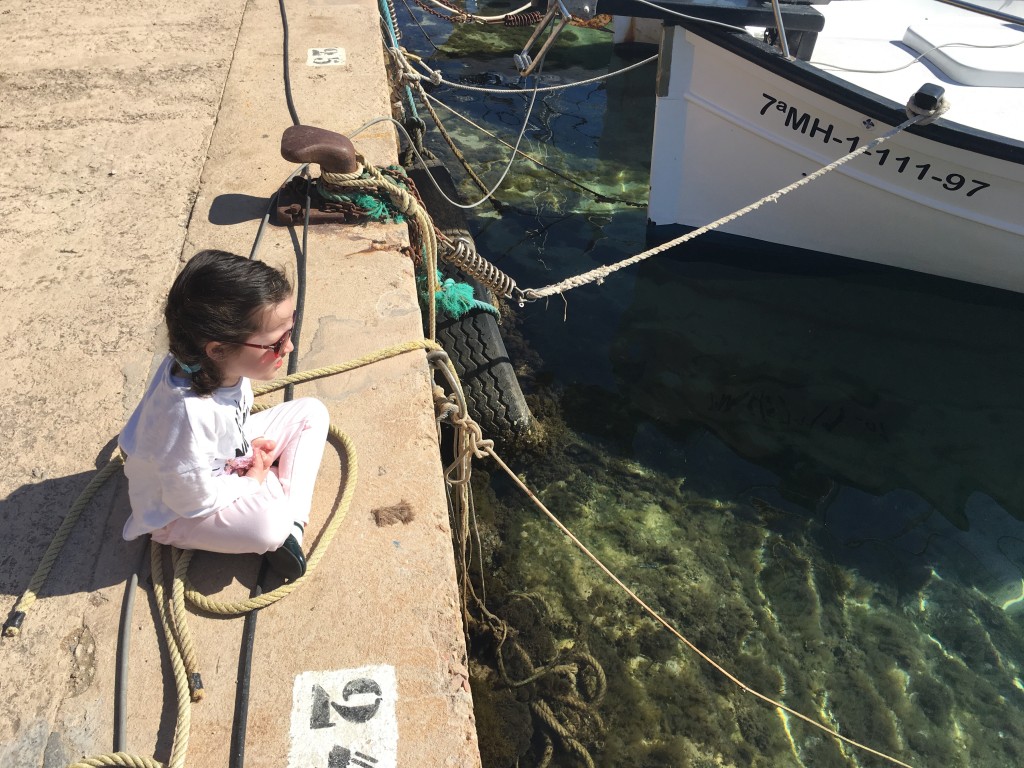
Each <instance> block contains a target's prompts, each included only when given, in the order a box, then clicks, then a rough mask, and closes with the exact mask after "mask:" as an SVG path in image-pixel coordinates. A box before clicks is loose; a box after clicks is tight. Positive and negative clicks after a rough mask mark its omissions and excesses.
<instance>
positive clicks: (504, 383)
mask: <svg viewBox="0 0 1024 768" xmlns="http://www.w3.org/2000/svg"><path fill="white" fill-rule="evenodd" d="M430 172H431V174H433V176H434V177H435V178H436V179H437V180H438V183H439V184H440V185H441V186H442V187H443V188H444V191H445V194H447V195H448V196H449V197H451V198H452V199H453V200H457V199H458V192H457V191H456V189H455V183H454V182H453V181H452V179H451V176H450V175H449V173H448V169H447V168H445V167H444V166H443V165H441V164H436V165H435V164H432V165H431V167H430ZM408 173H409V177H410V178H411V179H412V180H413V183H415V184H416V188H417V190H418V191H419V194H420V197H421V199H422V200H423V204H424V205H425V206H426V208H427V211H428V212H429V213H430V215H431V217H432V218H433V219H434V223H435V225H436V226H437V227H438V229H440V230H441V231H442V232H444V233H445V234H446V235H449V236H451V237H469V231H468V229H467V226H466V219H465V215H464V214H463V213H462V211H461V210H460V209H458V208H456V207H455V206H453V205H451V204H449V203H448V201H447V200H445V199H444V197H442V196H441V195H440V194H439V193H438V191H437V189H435V187H434V185H433V184H432V183H431V181H430V179H428V178H427V176H426V172H425V171H424V169H423V168H422V167H415V168H410V169H409V171H408ZM441 271H442V273H443V274H444V276H445V277H451V278H453V279H455V280H458V281H461V282H466V283H469V284H470V285H472V286H473V295H474V296H475V297H476V298H478V299H481V300H482V301H488V302H491V303H493V300H494V297H493V296H492V295H491V293H490V291H488V290H487V289H486V288H484V287H483V286H482V285H480V283H478V282H477V281H476V280H474V279H472V278H470V277H467V276H466V275H464V274H462V273H461V272H459V271H458V270H456V269H454V268H453V267H451V266H449V265H447V264H442V265H441ZM437 341H438V343H439V344H440V345H441V346H442V347H443V348H444V351H445V352H447V353H448V357H450V358H451V360H452V364H453V365H454V366H455V370H456V372H457V373H458V374H459V380H460V381H461V382H462V388H463V391H464V392H465V393H466V407H467V409H468V410H469V415H470V416H472V417H473V419H474V420H475V421H476V422H477V424H479V425H480V428H481V429H482V430H483V433H484V437H488V438H493V439H496V440H499V441H501V442H507V441H515V440H516V439H517V438H519V437H521V436H523V435H524V434H525V433H526V432H527V431H528V430H529V429H530V427H531V426H532V424H533V416H532V414H531V413H530V408H529V406H527V404H526V398H524V397H523V390H522V388H521V387H520V386H519V379H518V378H517V377H516V372H515V369H514V368H513V367H512V361H511V360H510V359H509V356H508V350H506V349H505V342H504V341H503V340H502V338H501V332H500V330H499V328H498V321H497V319H496V318H495V317H494V315H492V314H491V313H489V312H487V311H485V310H479V309H474V310H472V311H470V312H469V313H467V314H465V315H463V316H462V317H461V318H459V319H458V320H454V319H452V318H449V317H445V316H444V315H441V314H439V315H438V318H437Z"/></svg>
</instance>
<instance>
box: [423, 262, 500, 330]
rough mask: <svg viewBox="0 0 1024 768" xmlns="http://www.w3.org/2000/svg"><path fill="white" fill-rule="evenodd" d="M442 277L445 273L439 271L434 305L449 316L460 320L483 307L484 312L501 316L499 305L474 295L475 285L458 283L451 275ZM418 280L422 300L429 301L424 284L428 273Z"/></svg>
mask: <svg viewBox="0 0 1024 768" xmlns="http://www.w3.org/2000/svg"><path fill="white" fill-rule="evenodd" d="M442 278H443V275H442V274H441V273H440V272H438V273H437V293H436V294H434V305H435V306H436V307H437V309H438V310H440V311H441V312H444V313H445V314H446V315H448V317H450V318H452V319H454V320H458V319H459V318H460V317H462V316H463V315H465V314H466V313H468V312H471V311H472V310H474V309H481V310H483V311H484V312H490V313H491V314H492V315H494V316H495V317H496V318H499V319H500V318H501V313H500V312H498V309H497V307H494V306H492V305H491V304H488V303H487V302H486V301H480V300H479V299H476V298H474V297H473V286H471V285H469V284H468V283H457V282H455V281H454V280H453V279H452V278H450V277H449V278H448V279H446V280H445V279H442ZM416 282H417V283H418V284H419V285H420V300H422V301H423V303H424V304H425V303H426V302H427V289H426V288H425V287H424V284H425V283H426V282H427V277H426V275H421V276H420V277H417V278H416Z"/></svg>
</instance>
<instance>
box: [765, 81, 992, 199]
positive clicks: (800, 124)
mask: <svg viewBox="0 0 1024 768" xmlns="http://www.w3.org/2000/svg"><path fill="white" fill-rule="evenodd" d="M761 95H762V96H763V97H764V99H765V103H764V106H762V107H761V116H762V117H769V116H770V117H777V118H778V119H781V120H783V125H784V126H785V127H788V128H791V129H792V130H794V131H796V132H797V133H799V134H801V135H802V136H805V137H807V138H808V139H811V140H814V141H819V140H820V141H821V142H822V143H824V144H826V145H831V144H833V143H834V144H842V145H844V148H846V151H847V152H853V151H854V150H855V149H857V147H858V146H860V143H861V137H860V136H840V135H838V134H837V133H836V127H835V125H833V124H832V123H827V122H825V121H824V120H822V119H821V118H820V117H815V116H813V115H811V114H810V113H809V112H803V111H801V110H799V109H797V108H796V107H791V106H789V105H788V104H787V103H786V102H784V101H782V100H780V99H777V98H775V97H774V96H772V95H770V94H767V93H762V94H761ZM772 113H775V114H774V115H773V114H772ZM868 141H870V139H868ZM864 156H865V157H872V158H875V160H876V161H877V163H878V165H879V166H880V167H883V168H887V169H889V170H891V171H894V172H896V173H899V174H905V176H907V177H909V178H913V179H916V180H917V181H929V182H935V183H938V185H939V186H940V187H942V189H945V190H946V191H948V192H962V193H963V194H964V195H966V196H967V197H972V196H973V195H975V194H977V193H978V192H980V191H981V190H983V189H988V188H989V187H990V186H992V185H991V184H989V183H988V182H986V181H980V180H978V179H969V178H968V177H967V175H966V174H964V173H959V172H956V171H953V172H950V173H945V174H943V173H942V171H941V170H940V171H939V173H938V174H936V173H934V171H935V169H934V168H933V167H932V164H931V163H918V164H915V163H914V159H913V158H912V157H910V156H909V155H904V156H900V157H897V156H896V155H895V153H893V152H892V150H889V149H875V150H868V151H867V152H864Z"/></svg>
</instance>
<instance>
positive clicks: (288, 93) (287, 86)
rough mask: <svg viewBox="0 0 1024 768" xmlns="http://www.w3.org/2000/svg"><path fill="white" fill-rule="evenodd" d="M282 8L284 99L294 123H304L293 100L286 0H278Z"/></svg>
mask: <svg viewBox="0 0 1024 768" xmlns="http://www.w3.org/2000/svg"><path fill="white" fill-rule="evenodd" d="M277 4H278V6H279V7H280V8H281V28H282V30H283V34H284V42H283V43H282V45H281V48H282V64H283V65H284V100H285V101H286V102H287V103H288V114H290V115H291V116H292V125H302V123H301V122H299V113H298V112H296V111H295V102H294V101H292V79H291V75H290V74H289V69H288V12H287V11H286V10H285V9H284V0H277Z"/></svg>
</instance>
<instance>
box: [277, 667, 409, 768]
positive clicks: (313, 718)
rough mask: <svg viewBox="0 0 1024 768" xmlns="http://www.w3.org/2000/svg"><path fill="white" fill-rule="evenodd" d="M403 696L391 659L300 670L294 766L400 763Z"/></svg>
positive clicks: (389, 766) (388, 767)
mask: <svg viewBox="0 0 1024 768" xmlns="http://www.w3.org/2000/svg"><path fill="white" fill-rule="evenodd" d="M397 700H398V683H397V681H396V679H395V668H394V667H393V666H391V665H388V664H381V665H377V666H367V667H358V668H356V669H337V670H333V671H327V672H303V673H301V674H299V675H297V676H296V678H295V687H294V688H293V689H292V722H291V748H290V751H289V753H288V768H397V766H398V720H397V717H396V715H395V702H396V701H397Z"/></svg>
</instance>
